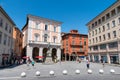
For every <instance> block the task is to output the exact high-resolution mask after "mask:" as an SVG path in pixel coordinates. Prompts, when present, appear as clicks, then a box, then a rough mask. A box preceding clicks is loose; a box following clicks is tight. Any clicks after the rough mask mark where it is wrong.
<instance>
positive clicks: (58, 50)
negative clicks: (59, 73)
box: [57, 48, 61, 61]
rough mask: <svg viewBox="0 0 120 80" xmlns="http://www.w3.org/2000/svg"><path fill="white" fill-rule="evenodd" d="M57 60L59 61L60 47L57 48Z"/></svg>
mask: <svg viewBox="0 0 120 80" xmlns="http://www.w3.org/2000/svg"><path fill="white" fill-rule="evenodd" d="M57 60H59V61H61V49H60V48H58V49H57Z"/></svg>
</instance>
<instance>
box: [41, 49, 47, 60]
mask: <svg viewBox="0 0 120 80" xmlns="http://www.w3.org/2000/svg"><path fill="white" fill-rule="evenodd" d="M42 56H43V57H44V58H43V62H45V60H46V56H47V48H44V49H43V54H42Z"/></svg>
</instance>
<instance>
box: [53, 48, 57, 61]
mask: <svg viewBox="0 0 120 80" xmlns="http://www.w3.org/2000/svg"><path fill="white" fill-rule="evenodd" d="M55 59H57V50H56V49H55V48H53V49H52V60H53V61H55Z"/></svg>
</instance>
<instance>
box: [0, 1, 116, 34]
mask: <svg viewBox="0 0 120 80" xmlns="http://www.w3.org/2000/svg"><path fill="white" fill-rule="evenodd" d="M115 1H116V0H0V5H2V7H3V8H4V10H5V11H6V12H7V13H8V15H9V16H10V17H11V18H12V20H13V21H14V22H15V24H16V25H17V27H18V28H19V29H22V27H23V26H24V25H25V23H26V16H27V14H33V15H36V16H41V17H45V18H49V19H53V20H58V21H61V22H63V24H62V32H69V31H70V30H71V29H77V30H78V31H79V33H81V34H87V32H88V30H87V26H86V23H87V22H89V21H90V20H91V19H93V18H94V17H95V16H97V15H98V14H99V13H101V12H102V11H103V10H105V9H106V8H107V7H109V6H110V5H111V4H113V3H114V2H115Z"/></svg>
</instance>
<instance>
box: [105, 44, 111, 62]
mask: <svg viewBox="0 0 120 80" xmlns="http://www.w3.org/2000/svg"><path fill="white" fill-rule="evenodd" d="M108 51H109V47H108V44H107V45H106V55H107V62H108V63H109V64H110V63H111V62H110V55H109V52H108Z"/></svg>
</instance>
